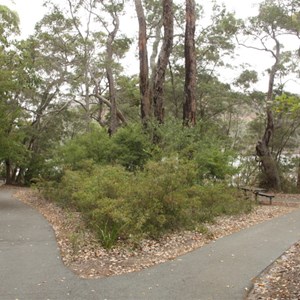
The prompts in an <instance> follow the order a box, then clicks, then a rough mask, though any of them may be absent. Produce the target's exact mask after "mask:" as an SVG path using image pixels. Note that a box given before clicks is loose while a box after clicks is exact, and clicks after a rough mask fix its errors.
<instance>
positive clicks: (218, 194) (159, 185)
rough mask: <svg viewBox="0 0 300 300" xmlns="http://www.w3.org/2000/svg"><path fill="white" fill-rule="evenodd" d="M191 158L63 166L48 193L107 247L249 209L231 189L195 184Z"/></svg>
mask: <svg viewBox="0 0 300 300" xmlns="http://www.w3.org/2000/svg"><path fill="white" fill-rule="evenodd" d="M197 180H198V179H197V170H196V168H195V165H194V163H193V162H191V161H187V162H182V161H179V160H178V159H176V158H174V159H165V160H164V161H161V162H149V163H148V164H146V165H145V167H144V170H140V171H137V172H135V173H132V172H129V171H126V170H125V169H124V167H122V166H108V165H107V166H92V167H91V168H90V169H89V170H85V171H83V170H81V171H66V172H65V175H64V176H63V178H62V180H61V183H59V184H57V183H56V185H55V186H54V188H53V189H49V188H48V189H47V190H46V192H47V195H48V196H51V198H53V199H57V201H59V202H60V203H61V204H62V205H67V206H72V207H73V208H76V209H77V210H79V211H81V212H82V214H83V216H84V218H85V220H86V223H87V225H88V226H89V227H90V228H91V229H92V230H93V231H94V232H95V233H96V234H97V236H98V238H99V240H100V241H101V242H102V244H103V245H104V246H105V247H111V246H113V245H114V244H115V243H116V242H117V240H118V239H124V240H128V239H130V240H133V241H138V240H139V239H141V238H158V237H160V236H161V235H162V234H164V233H166V232H170V231H174V230H178V229H194V228H197V227H198V225H199V224H201V223H203V222H205V221H211V220H212V219H213V217H214V216H217V215H221V214H235V213H238V212H240V211H247V210H249V206H248V204H247V202H243V201H240V200H239V198H238V197H237V195H236V191H235V190H234V189H231V188H228V187H226V186H225V185H220V184H218V185H206V186H200V185H198V184H197Z"/></svg>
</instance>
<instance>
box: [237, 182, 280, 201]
mask: <svg viewBox="0 0 300 300" xmlns="http://www.w3.org/2000/svg"><path fill="white" fill-rule="evenodd" d="M239 189H240V190H242V191H244V193H245V196H247V192H251V193H253V194H254V195H255V202H256V203H258V196H262V197H267V198H269V200H270V205H271V204H272V199H273V198H274V197H275V195H273V194H268V193H266V189H263V188H258V187H252V186H250V187H248V186H240V187H239Z"/></svg>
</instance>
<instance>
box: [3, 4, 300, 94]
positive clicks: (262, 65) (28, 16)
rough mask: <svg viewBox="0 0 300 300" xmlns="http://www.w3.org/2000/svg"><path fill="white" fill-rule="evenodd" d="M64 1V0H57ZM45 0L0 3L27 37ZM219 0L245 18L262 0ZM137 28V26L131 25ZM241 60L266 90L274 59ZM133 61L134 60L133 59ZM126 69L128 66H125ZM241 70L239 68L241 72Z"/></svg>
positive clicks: (245, 55)
mask: <svg viewBox="0 0 300 300" xmlns="http://www.w3.org/2000/svg"><path fill="white" fill-rule="evenodd" d="M56 1H57V2H60V3H62V2H63V1H64V0H56ZM196 1H197V2H198V3H203V4H204V5H205V3H209V2H208V1H207V0H196ZM43 2H44V0H0V4H2V5H7V6H8V7H9V8H11V9H13V10H15V11H17V13H18V14H19V16H20V22H21V32H22V36H23V37H26V36H28V35H29V34H31V33H33V30H34V25H35V23H36V22H37V21H39V20H40V19H41V18H42V17H43V15H44V14H45V13H46V10H45V8H44V7H43V5H42V4H43ZM218 2H223V3H225V5H226V7H227V8H228V10H229V11H234V12H236V15H237V17H239V18H242V19H245V18H247V17H249V16H252V15H255V14H256V13H257V11H258V6H259V3H260V2H262V0H223V1H222V0H218ZM130 27H131V28H135V29H137V26H133V27H132V26H130ZM130 60H131V59H130ZM238 60H239V61H244V62H247V63H249V62H250V63H251V69H255V70H257V71H258V72H259V73H260V83H259V86H258V87H257V88H259V89H260V90H266V88H267V84H268V77H267V74H265V75H262V72H263V71H264V70H265V69H266V68H268V67H269V66H270V63H272V60H271V59H270V58H269V57H267V56H266V54H265V53H257V52H255V51H253V50H251V51H250V50H248V51H247V50H246V49H243V50H242V51H240V58H239V59H238ZM131 63H132V60H131ZM131 63H130V66H128V70H130V69H131V70H132V64H131ZM125 69H126V66H125ZM240 71H241V70H239V72H240ZM234 77H236V75H235V74H234V73H233V72H231V73H227V72H224V78H223V80H224V81H227V82H231V81H232V80H233V79H234ZM289 90H291V91H293V92H298V93H300V83H299V79H298V80H297V82H293V81H291V82H290V87H289Z"/></svg>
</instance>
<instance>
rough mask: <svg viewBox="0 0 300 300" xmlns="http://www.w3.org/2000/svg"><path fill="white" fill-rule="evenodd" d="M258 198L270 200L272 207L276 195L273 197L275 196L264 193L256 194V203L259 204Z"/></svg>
mask: <svg viewBox="0 0 300 300" xmlns="http://www.w3.org/2000/svg"><path fill="white" fill-rule="evenodd" d="M258 196H262V197H266V198H269V200H270V205H272V199H273V198H274V197H275V195H273V194H268V193H264V192H256V193H255V200H256V202H258Z"/></svg>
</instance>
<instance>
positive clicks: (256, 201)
mask: <svg viewBox="0 0 300 300" xmlns="http://www.w3.org/2000/svg"><path fill="white" fill-rule="evenodd" d="M255 203H256V204H257V203H258V193H255Z"/></svg>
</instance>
